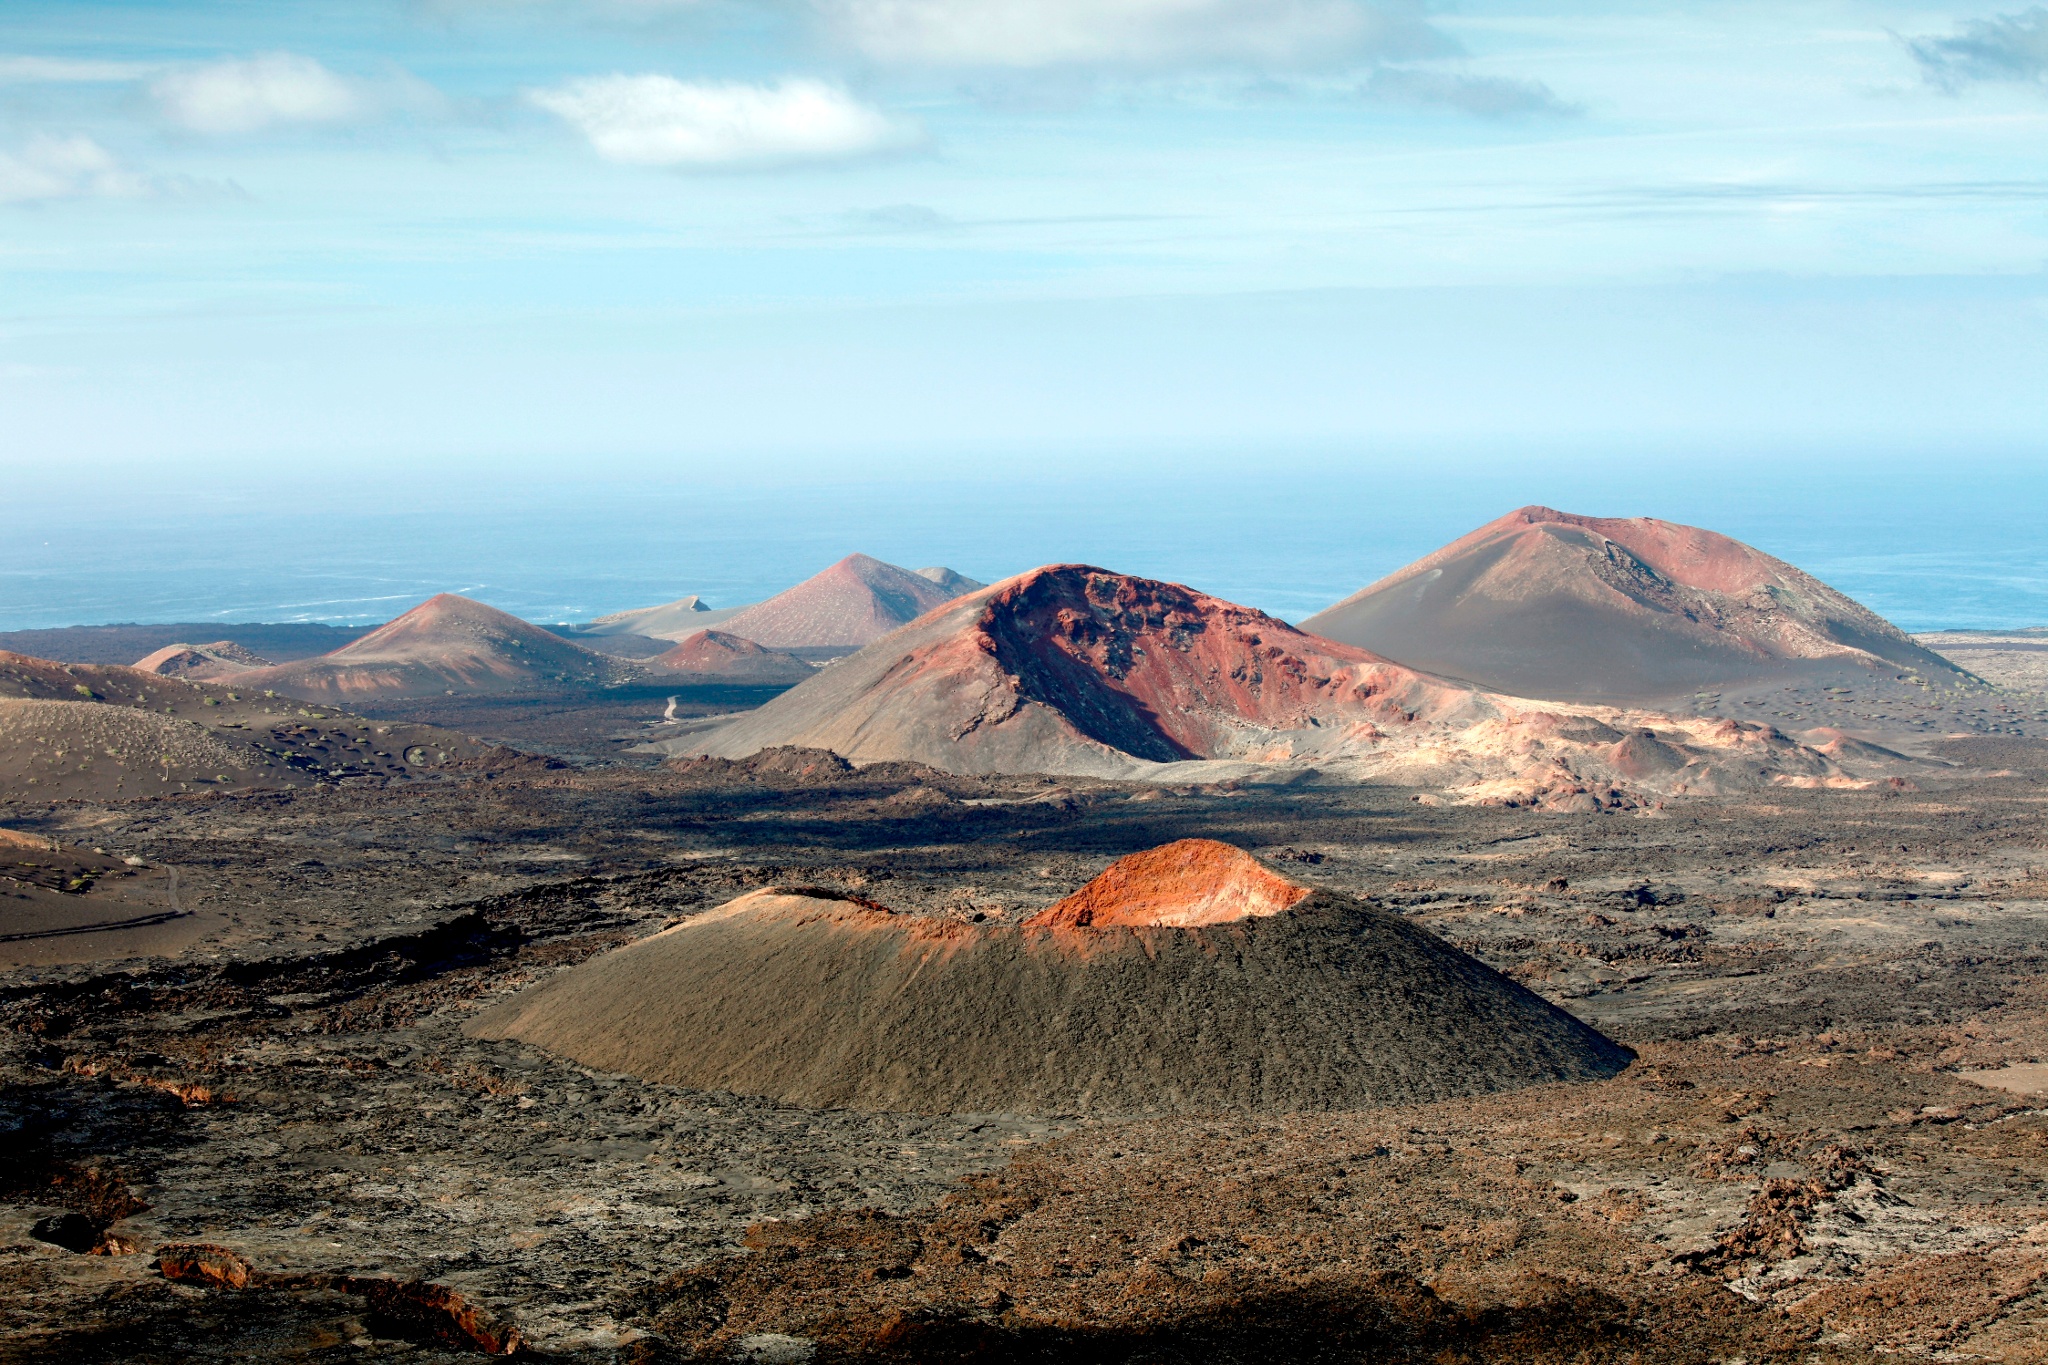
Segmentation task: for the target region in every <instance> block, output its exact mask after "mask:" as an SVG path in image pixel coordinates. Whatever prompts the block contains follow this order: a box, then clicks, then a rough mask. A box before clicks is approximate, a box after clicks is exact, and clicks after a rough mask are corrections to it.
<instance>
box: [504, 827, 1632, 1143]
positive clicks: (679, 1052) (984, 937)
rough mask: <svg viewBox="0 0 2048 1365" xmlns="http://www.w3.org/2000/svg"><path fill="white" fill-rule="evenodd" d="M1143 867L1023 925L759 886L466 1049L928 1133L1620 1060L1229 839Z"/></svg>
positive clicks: (573, 983) (1580, 1077)
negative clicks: (936, 1128)
mask: <svg viewBox="0 0 2048 1365" xmlns="http://www.w3.org/2000/svg"><path fill="white" fill-rule="evenodd" d="M1138 856H1139V857H1140V858H1142V859H1144V860H1146V861H1145V862H1144V863H1141V864H1140V865H1139V866H1137V867H1136V868H1132V867H1126V866H1125V865H1124V864H1118V865H1116V866H1114V867H1112V868H1111V870H1110V872H1108V873H1105V874H1104V877H1105V878H1109V879H1110V880H1109V881H1108V882H1106V883H1104V882H1103V881H1102V879H1098V882H1097V883H1094V884H1091V885H1090V887H1088V888H1084V889H1083V891H1082V892H1080V893H1078V894H1077V896H1076V897H1073V898H1070V902H1073V903H1071V904H1070V903H1069V902H1061V903H1060V904H1057V905H1054V906H1053V907H1051V908H1050V909H1048V910H1046V911H1044V912H1042V913H1041V914H1040V915H1038V916H1035V917H1034V918H1033V919H1032V920H1031V921H1027V922H1026V923H1023V924H987V923H981V924H977V923H968V922H964V921H960V920H948V919H937V918H921V917H917V916H912V915H906V914H898V913H894V912H892V911H890V910H888V909H887V908H885V907H882V906H879V905H876V904H874V903H872V902H866V901H858V900H851V899H846V898H844V897H843V896H837V895H834V894H832V893H823V892H817V891H800V890H798V891H791V890H778V889H772V888H771V889H769V890H765V891H757V892H753V893H751V894H748V895H745V896H742V897H740V898H739V899H737V900H735V901H732V902H730V903H728V904H726V905H724V906H722V907H720V908H719V909H716V910H713V911H709V912H707V913H705V914H703V915H700V916H698V917H696V918H694V919H691V920H688V921H685V922H684V923H683V924H680V925H678V926H676V927H674V928H672V929H668V930H665V931H663V932H661V933H659V934H656V935H654V936H653V937H651V938H647V939H643V940H641V941H640V942H638V943H635V944H632V945H629V946H627V947H625V948H621V949H618V950H616V951H613V952H611V953H607V954H605V955H603V956H601V957H598V958H594V959H592V960H591V961H589V962H586V963H584V964H583V965H581V966H579V967H575V968H572V969H570V970H568V971H566V972H564V973H562V974H560V975H558V976H556V977H553V978H552V979H550V980H548V981H545V982H543V983H541V984H540V985H538V986H535V987H532V988H530V989H528V990H527V991H525V992H522V993H521V994H519V995H518V996H515V997H514V998H512V999H511V1000H509V1001H506V1002H504V1003H502V1004H500V1005H497V1006H495V1007H493V1008H492V1009H490V1010H488V1011H486V1012H485V1013H484V1014H482V1015H481V1016H479V1017H478V1018H477V1019H476V1020H474V1021H472V1023H471V1024H470V1025H469V1030H468V1031H469V1032H470V1033H471V1034H472V1035H474V1036H477V1037H480V1038H488V1039H508V1038H509V1039H519V1040H521V1041H524V1042H527V1043H530V1044H533V1045H535V1046H538V1047H541V1048H544V1049H546V1050H548V1051H551V1052H554V1053H557V1054H559V1055H562V1056H565V1057H568V1058H571V1059H573V1060H575V1061H577V1062H580V1063H582V1064H584V1065H587V1066H593V1067H599V1068H602V1069H605V1070H609V1071H620V1072H628V1073H631V1074H634V1075H638V1076H641V1077H643V1078H646V1079H648V1080H653V1081H660V1082H665V1083H669V1084H677V1085H688V1086H693V1087H697V1088H700V1089H707V1090H728V1091H732V1092H735V1093H740V1094H754V1095H765V1096H769V1097H772V1098H776V1099H781V1100H785V1101H789V1102H791V1103H796V1104H802V1105H807V1106H811V1107H815V1108H856V1109H868V1110H892V1111H904V1112H916V1113H998V1112H1010V1113H1076V1112H1080V1113H1100V1114H1136V1113H1191V1112H1208V1111H1216V1110H1249V1111H1257V1112H1291V1111H1302V1110H1345V1109H1358V1108H1367V1107H1371V1106H1375V1105H1382V1104H1394V1103H1412V1102H1419V1101H1425V1100H1437V1099H1445V1098H1449V1097H1452V1096H1460V1095H1476V1094H1483V1093H1487V1092H1492V1091H1499V1090H1509V1089H1514V1088H1517V1087H1521V1086H1528V1085H1535V1084H1541V1083H1545V1082H1559V1081H1588V1080H1596V1079H1601V1078H1604V1077H1608V1076H1612V1075H1614V1074H1616V1073H1618V1072H1619V1071H1621V1070H1622V1069H1623V1068H1624V1067H1626V1066H1627V1064H1628V1062H1629V1060H1630V1058H1631V1055H1632V1054H1630V1053H1629V1052H1628V1050H1627V1049H1625V1048H1623V1047H1621V1046H1620V1045H1619V1044H1616V1043H1614V1042H1612V1041H1611V1040H1609V1039H1607V1038H1606V1037H1604V1036H1602V1035H1601V1034H1599V1033H1598V1032H1596V1031H1594V1030H1593V1029H1592V1028H1590V1027H1588V1026H1587V1025H1585V1024H1583V1023H1581V1022H1579V1021H1578V1020H1577V1019H1574V1018H1573V1017H1572V1016H1571V1015H1569V1014H1567V1013H1565V1012H1564V1011H1563V1010H1560V1009H1558V1008H1557V1007H1555V1006H1553V1005H1551V1004H1549V1003H1548V1002H1546V1001H1544V1000H1543V999H1541V998H1540V997H1538V996H1536V995H1535V994H1533V993H1532V992H1530V991H1528V990H1527V989H1525V988H1523V987H1522V986H1520V985H1517V984H1516V983H1514V982H1513V981H1510V980H1509V979H1507V978H1506V977H1504V976H1502V975H1500V974H1499V973H1497V972H1495V971H1494V970H1492V969H1491V968H1489V967H1487V966H1485V965H1484V964H1482V963H1480V962H1479V961H1477V960H1476V959H1474V958H1472V957H1470V956H1468V955H1466V954H1465V953H1462V952H1460V951H1458V950H1457V949H1456V948H1453V947H1451V946H1450V945H1449V944H1446V943H1444V942H1443V941H1441V940H1439V939H1437V938H1435V937H1433V936H1432V935H1430V934H1429V933H1428V932H1426V931H1424V930H1422V929H1419V928H1416V927H1415V926H1413V925H1411V924H1409V923H1407V922H1406V921H1405V920H1403V919H1401V918H1400V917H1399V916H1396V915H1393V914H1389V913H1388V912H1386V911H1384V910H1381V909H1379V908H1377V907H1375V906H1372V905H1369V904H1366V903H1364V902H1360V901H1356V900H1352V899H1350V898H1348V897H1345V896H1341V895H1337V894H1334V893H1331V892H1326V891H1317V890H1313V889H1311V888H1308V887H1299V886H1291V884H1288V883H1286V881H1285V879H1284V878H1280V877H1279V876H1278V875H1277V874H1274V873H1272V872H1271V871H1270V870H1268V869H1266V868H1264V867H1263V866H1261V865H1260V864H1258V863H1257V862H1256V861H1254V860H1253V859H1252V858H1251V857H1249V856H1248V855H1246V854H1244V853H1242V852H1239V851H1238V850H1236V849H1233V848H1230V847H1229V846H1227V845H1222V844H1214V843H1210V842H1208V841H1205V840H1189V841H1182V842H1181V843H1179V844H1175V845H1169V846H1167V847H1166V848H1164V849H1159V850H1154V851H1152V852H1151V853H1149V854H1145V855H1138ZM1128 861H1129V860H1126V862H1128ZM1119 869H1121V872H1119ZM1276 883H1277V884H1278V885H1276ZM1084 907H1085V910H1086V913H1085V914H1082V913H1080V910H1081V909H1082V908H1084ZM1220 914H1232V915H1234V917H1232V918H1218V916H1219V915H1220ZM1084 921H1085V922H1084ZM1161 921H1166V922H1161ZM1175 921H1178V922H1175Z"/></svg>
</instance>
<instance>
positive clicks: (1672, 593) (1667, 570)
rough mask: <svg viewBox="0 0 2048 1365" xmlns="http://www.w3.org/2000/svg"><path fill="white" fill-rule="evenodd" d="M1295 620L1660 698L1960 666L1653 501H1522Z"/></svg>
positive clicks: (1593, 696)
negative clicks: (1618, 512)
mask: <svg viewBox="0 0 2048 1365" xmlns="http://www.w3.org/2000/svg"><path fill="white" fill-rule="evenodd" d="M1302 629H1304V630H1307V631H1311V632H1313V633H1315V634H1317V635H1323V636H1327V637H1329V638H1330V639H1333V640H1340V641H1343V642H1345V643H1347V644H1351V645H1356V646H1358V647H1360V648H1363V649H1370V650H1375V651H1377V652H1379V653H1381V654H1384V655H1387V656H1389V657H1391V658H1396V659H1400V660H1401V661H1402V662H1404V663H1407V664H1410V665H1412V666H1414V667H1416V668H1420V669H1427V670H1428V671H1430V672H1432V673H1438V674H1442V675H1445V676H1448V677H1454V678H1463V679H1466V680H1469V681H1471V682H1473V683H1476V684H1478V685H1479V686H1481V687H1486V688H1489V689H1492V690H1494V691H1497V692H1505V693H1510V694H1512V695H1515V696H1522V697H1549V698H1556V699H1561V700H1568V701H1607V702H1621V701H1652V700H1655V699H1657V698H1663V697H1672V696H1676V695H1679V694H1681V693H1688V692H1691V691H1693V690H1695V689H1698V688H1704V687H1720V686H1735V685H1741V684H1745V683H1757V682H1763V681H1768V680H1771V679H1787V678H1799V677H1811V676H1815V675H1816V674H1818V673H1820V672H1824V671H1827V670H1828V669H1831V668H1843V667H1848V668H1860V669H1872V668H1875V669H1880V670H1883V671H1885V672H1888V673H1896V672H1898V671H1901V670H1904V671H1907V672H1912V673H1918V674H1921V675H1922V676H1926V677H1943V678H1950V679H1954V678H1956V677H1958V676H1960V673H1959V670H1957V669H1956V668H1955V667H1954V665H1952V664H1950V663H1949V662H1948V661H1947V660H1945V659H1942V658H1941V657H1940V656H1939V655H1936V654H1934V653H1932V652H1930V651H1929V650H1926V649H1923V648H1922V647H1921V646H1919V645H1917V644H1915V643H1914V642H1913V641H1912V639H1910V638H1909V637H1908V636H1907V635H1905V634H1904V633H1903V632H1902V631H1900V630H1899V629H1898V628H1897V627H1896V626H1894V625H1892V624H1891V623H1890V622H1889V621H1886V620H1885V619H1884V618H1882V617H1880V616H1878V615H1877V614H1876V613H1875V612H1872V611H1870V610H1869V609H1868V608H1865V607H1863V606H1861V605H1860V604H1858V603H1856V602H1854V601H1852V600H1851V599H1850V598H1848V597H1845V596H1843V595H1842V594H1841V593H1839V592H1837V591H1835V590H1834V589H1833V588H1830V587H1829V586H1828V585H1827V584H1825V583H1822V582H1821V581H1820V580H1818V579H1816V578H1814V577H1812V576H1811V575H1808V574H1806V573H1803V572H1801V571H1800V570H1799V569H1796V568H1794V567H1793V566H1792V565H1790V564H1787V563H1785V562H1784V561H1783V560H1779V559H1773V558H1772V557H1771V556H1769V555H1767V554H1764V553H1763V552H1762V551H1760V550H1756V549H1753V548H1751V547H1750V546H1748V545H1744V544H1743V543H1742V542H1740V541H1738V540H1731V539H1729V538H1728V537H1727V536H1723V535H1717V534H1716V533H1714V532H1712V531H1703V530H1700V529H1699V528H1697V527H1693V526H1679V525H1675V524H1673V523H1671V522H1668V521H1658V520H1656V519H1654V518H1651V517H1629V518H1609V517H1580V516H1573V515H1571V514H1569V513H1565V512H1557V511H1553V510H1552V509H1550V508H1548V507H1524V508H1521V509H1520V510H1518V511H1514V512H1510V513H1509V514H1508V515H1506V516H1504V517H1502V518H1501V519H1500V520H1498V521H1494V522H1490V523H1488V524H1487V525H1485V526H1482V527H1480V528H1479V529H1478V530H1476V531H1474V532H1472V534H1470V535H1468V536H1465V537H1464V538H1462V539H1460V540H1457V541H1454V542H1452V543H1451V544H1449V545H1447V546H1445V547H1444V548H1443V549H1441V550H1438V551H1437V552H1436V553H1434V554H1432V555H1429V556H1427V557H1426V558H1423V559H1420V560H1417V561H1416V562H1415V563H1413V564H1410V565H1409V566H1408V567H1407V568H1405V569H1400V570H1398V571H1396V572H1394V573H1392V574H1389V575H1388V576H1387V577H1385V578H1383V579H1381V580H1380V581H1379V582H1377V583H1374V584H1372V585H1371V586H1369V587H1366V588H1363V589H1361V590H1359V591H1358V592H1356V593H1354V594H1353V595H1351V596H1350V597H1347V598H1345V599H1344V600H1343V601H1342V602H1339V603H1338V604H1337V605H1335V606H1333V607H1330V608H1329V609H1328V610H1326V611H1323V612H1320V613H1318V614H1317V615H1315V616H1311V617H1310V618H1309V619H1308V620H1306V621H1304V622H1302Z"/></svg>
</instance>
